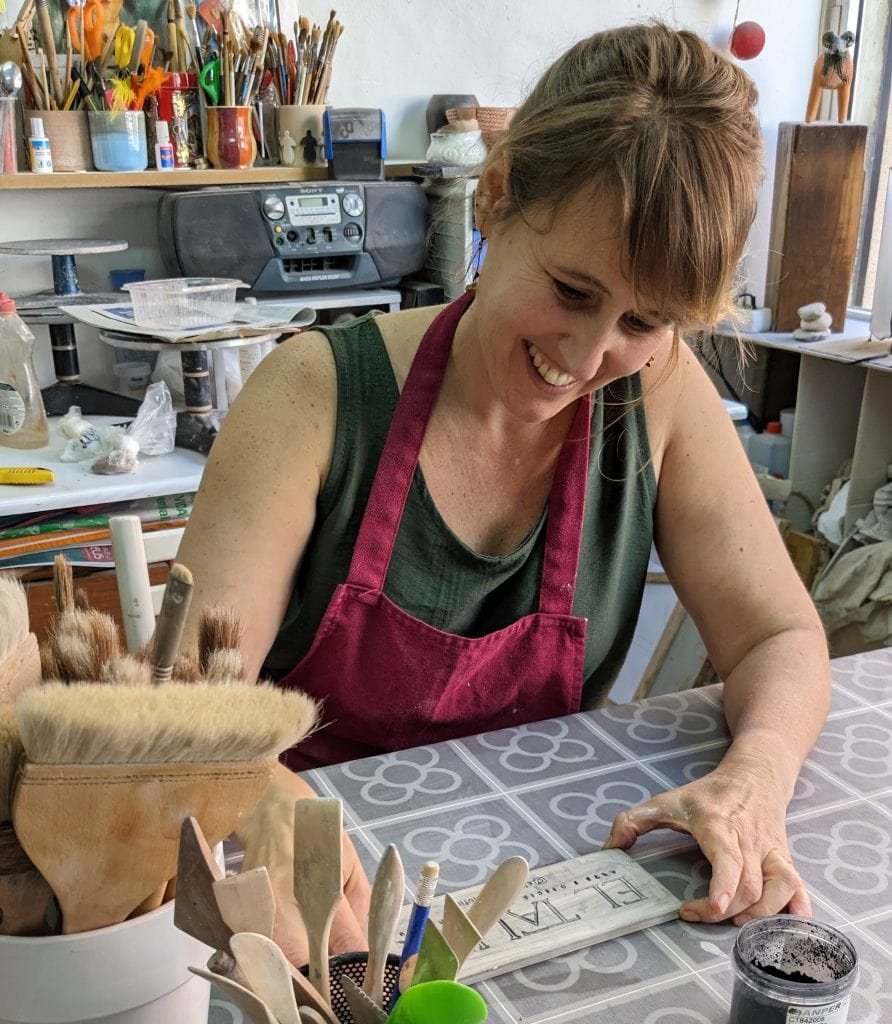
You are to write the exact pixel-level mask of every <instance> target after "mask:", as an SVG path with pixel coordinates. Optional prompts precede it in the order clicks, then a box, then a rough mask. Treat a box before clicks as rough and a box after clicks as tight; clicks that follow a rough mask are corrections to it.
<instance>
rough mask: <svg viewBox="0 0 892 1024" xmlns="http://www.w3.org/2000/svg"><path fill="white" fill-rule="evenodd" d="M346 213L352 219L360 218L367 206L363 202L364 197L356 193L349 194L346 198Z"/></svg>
mask: <svg viewBox="0 0 892 1024" xmlns="http://www.w3.org/2000/svg"><path fill="white" fill-rule="evenodd" d="M343 202H344V213H346V214H349V216H351V217H358V216H359V215H360V214H361V213H362V211H363V210H364V209H365V204H364V203H363V201H362V196H360V195H358V194H357V193H356V192H348V193H347V194H346V195H345V196H344V200H343Z"/></svg>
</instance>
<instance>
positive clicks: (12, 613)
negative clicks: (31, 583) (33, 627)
mask: <svg viewBox="0 0 892 1024" xmlns="http://www.w3.org/2000/svg"><path fill="white" fill-rule="evenodd" d="M29 628H30V627H29V625H28V598H27V595H26V594H25V588H24V587H23V586H22V584H21V583H20V582H19V581H18V580H17V579H16V578H15V576H8V575H0V661H2V660H3V659H4V658H5V657H7V655H9V654H11V653H12V652H13V651H14V650H15V649H16V648H17V647H18V646H19V644H20V643H22V642H23V641H24V640H25V637H27V635H28V630H29Z"/></svg>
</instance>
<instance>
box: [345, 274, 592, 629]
mask: <svg viewBox="0 0 892 1024" xmlns="http://www.w3.org/2000/svg"><path fill="white" fill-rule="evenodd" d="M473 299H474V293H473V292H471V291H468V292H465V293H464V294H463V295H461V296H460V297H459V298H458V299H456V300H455V301H454V302H452V303H450V304H449V305H448V306H446V308H445V309H443V310H442V311H441V312H440V313H439V314H438V316H437V317H436V319H435V320H434V321H433V323H431V325H430V326H429V327H428V329H427V331H426V332H425V334H424V337H423V338H422V340H421V344H420V345H419V346H418V351H417V352H416V353H415V358H414V359H413V360H412V366H411V368H410V370H409V374H408V377H407V378H406V382H405V384H404V385H403V390H402V392H401V394H400V397H399V400H398V402H397V405H396V409H395V411H394V415H393V419H392V421H391V424H390V428H389V430H388V432H387V439H386V441H385V443H384V448H383V451H382V452H381V458H380V460H379V462H378V468H377V470H376V472H375V479H374V481H373V483H372V489H371V492H370V494H369V499H368V504H367V505H366V509H365V514H364V515H363V518H362V524H361V526H360V528H359V533H358V535H357V538H356V545H355V547H354V549H353V558H352V560H351V563H350V572H349V574H348V576H347V583H348V584H352V585H354V586H357V587H361V588H363V589H366V590H383V589H384V581H385V580H386V578H387V571H388V568H389V567H390V558H391V555H392V554H393V547H394V544H395V543H396V537H397V533H398V532H399V526H400V522H401V520H402V517H403V510H404V508H405V505H406V499H407V498H408V495H409V488H410V487H411V485H412V479H413V477H414V475H415V469H416V467H417V465H418V455H419V452H420V451H421V445H422V442H423V441H424V435H425V433H426V432H427V424H428V421H429V419H430V415H431V412H432V410H433V407H434V403H435V402H436V400H437V395H438V394H439V392H440V385H441V384H442V382H443V376H444V374H445V372H446V365H447V363H448V361H449V354H450V352H451V351H452V339H453V337H454V335H455V330H456V327H457V326H458V323H459V321H460V320H461V318H462V316H463V315H464V313H465V311H466V310H467V308H468V307H469V306H470V304H471V302H472V301H473ZM590 417H591V397H590V396H589V395H586V396H584V397H583V398H582V399H580V401H579V403H578V406H577V410H576V415H575V417H574V419H573V423H572V425H571V427H570V431H569V433H568V434H567V438H566V440H565V441H564V444H563V446H562V447H561V451H560V454H559V455H558V462H557V466H556V468H555V476H554V481H553V483H552V487H551V494H550V495H549V499H548V520H547V525H546V535H545V560H544V564H543V568H542V581H541V588H540V594H539V611H540V612H553V613H556V614H567V615H569V614H571V613H572V608H573V597H574V594H575V590H576V573H577V569H578V564H579V549H580V545H581V541H582V526H583V521H584V505H585V490H586V479H587V475H588V454H589V432H590Z"/></svg>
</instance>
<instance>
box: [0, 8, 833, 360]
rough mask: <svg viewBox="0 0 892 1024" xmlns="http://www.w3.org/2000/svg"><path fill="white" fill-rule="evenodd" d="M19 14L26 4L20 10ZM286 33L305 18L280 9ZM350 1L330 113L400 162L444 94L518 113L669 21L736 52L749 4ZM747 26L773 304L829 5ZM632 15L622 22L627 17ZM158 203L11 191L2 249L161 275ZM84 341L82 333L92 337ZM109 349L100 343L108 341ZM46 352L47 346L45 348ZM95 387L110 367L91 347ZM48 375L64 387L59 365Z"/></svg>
mask: <svg viewBox="0 0 892 1024" xmlns="http://www.w3.org/2000/svg"><path fill="white" fill-rule="evenodd" d="M17 6H18V5H17V4H16V3H15V0H13V3H12V4H10V9H11V10H14V9H15V8H16V7H17ZM280 6H281V13H282V21H283V24H285V25H290V24H291V23H292V22H293V20H294V19H295V18H296V17H297V15H298V6H297V4H296V3H294V2H292V0H280ZM548 7H549V10H548V13H547V14H546V7H545V5H544V4H542V3H541V0H536V2H534V0H499V2H497V3H493V2H486V0H437V2H434V0H340V2H339V3H338V5H337V12H338V14H337V16H338V19H339V20H340V21H342V22H343V24H344V26H345V31H344V34H343V36H342V37H341V39H340V42H339V44H338V51H337V59H336V62H335V69H334V75H333V78H332V84H331V91H330V93H329V102H330V103H332V104H334V105H335V106H373V107H381V108H382V109H383V110H384V112H385V115H386V117H387V122H388V145H389V156H390V157H391V158H393V159H398V160H418V159H421V157H422V156H423V154H424V152H425V149H426V147H427V135H426V129H425V120H424V113H425V107H426V106H427V102H428V99H429V98H430V96H431V94H433V93H474V94H475V95H476V96H477V97H478V99H479V100H480V103H481V104H482V105H504V104H514V103H516V102H517V101H518V100H519V99H520V98H521V97H522V96H523V94H524V92H525V91H526V90H527V88H528V87H529V86H530V85H531V84H532V83H533V82H534V81H535V79H536V77H537V76H538V75H539V74H540V73H541V71H542V70H544V68H545V67H546V66H547V64H548V63H549V62H550V61H551V60H552V59H553V58H554V57H555V56H557V54H559V53H560V52H561V51H562V50H563V49H565V48H566V47H567V46H569V45H570V44H571V43H572V42H573V41H575V40H576V39H577V38H579V37H580V36H582V35H585V34H588V33H589V32H593V31H595V30H597V29H600V28H605V27H609V26H611V25H617V24H623V23H626V22H628V21H632V20H638V19H641V18H649V17H657V18H661V19H664V20H666V21H669V22H670V23H672V24H676V25H678V26H680V27H685V28H691V29H693V30H695V31H698V32H700V33H701V34H702V35H703V36H704V37H705V38H706V39H708V40H709V41H710V42H711V43H712V44H713V45H714V46H717V47H719V48H723V47H725V46H726V45H727V40H728V33H729V31H730V28H731V23H732V20H733V17H734V11H735V7H736V0H677V2H671V0H662V2H661V0H641V2H636V3H634V4H632V3H629V4H622V3H618V2H617V0H611V2H605V0H595V2H592V0H585V2H583V0H563V2H561V3H557V4H550V5H548ZM740 8H741V11H740V18H741V20H743V19H751V20H754V21H758V22H759V23H760V24H761V25H762V26H763V27H764V29H765V32H766V35H767V44H766V47H765V49H764V51H763V53H762V54H761V55H760V56H759V57H758V58H756V59H755V60H753V61H748V62H746V63H745V65H744V66H745V67H746V70H747V71H749V73H750V74H751V75H752V77H753V78H754V80H755V82H756V84H757V86H758V88H759V92H760V95H761V100H760V117H761V121H762V126H763V130H764V133H765V141H766V181H765V186H764V188H763V198H762V202H761V205H760V210H759V215H758V218H757V220H756V223H755V225H754V228H753V232H752V236H751V242H750V247H749V254H748V257H747V261H746V265H745V266H746V271H747V276H748V278H749V283H750V290H751V291H755V292H756V295H757V297H758V298H759V299H760V300H761V299H762V297H763V295H764V285H765V265H766V261H767V247H768V241H767V240H768V229H769V221H770V216H771V187H772V183H773V174H774V149H775V146H776V142H777V126H778V123H779V122H781V121H798V120H801V119H802V117H803V116H804V112H805V105H806V99H807V94H808V86H809V82H810V76H811V65H812V64H813V62H814V60H815V57H816V56H817V54H818V52H819V40H820V25H819V21H820V8H821V3H820V0H796V2H795V3H783V2H778V0H747V2H744V3H741V4H740ZM299 10H300V13H301V14H307V15H309V16H310V17H311V18H312V19H313V20H315V21H319V22H324V21H325V19H326V18H327V17H328V8H327V7H323V5H322V4H321V3H319V4H317V5H316V7H315V8H309V9H308V8H306V7H305V6H304V5H303V4H301V5H300V8H299ZM619 10H622V13H618V11H619ZM157 195H158V193H157V192H154V191H151V190H144V189H127V190H120V191H110V190H104V191H98V192H91V191H82V190H77V191H68V192H54V191H43V190H41V191H35V192H31V191H29V192H18V193H15V192H9V191H0V239H4V240H9V239H16V238H28V237H30V238H41V237H62V236H67V237H78V236H82V237H91V238H95V237H103V238H124V239H127V240H128V241H129V242H130V245H131V249H130V251H128V252H125V253H118V254H114V255H111V256H107V257H90V258H84V259H82V260H81V261H80V263H79V266H80V278H81V284H82V287H84V288H85V289H86V288H89V289H94V288H95V289H100V288H105V287H107V283H106V274H107V271H108V269H109V268H111V267H130V266H145V267H146V269H147V271H148V272H149V276H153V275H154V276H160V275H161V266H160V263H159V262H158V260H157V257H156V255H155V253H154V249H155V246H156V237H155V228H154V221H153V210H154V205H155V203H156V202H157ZM50 284H51V279H50V272H49V266H48V260H45V259H31V258H22V257H17V258H9V257H2V256H0V288H3V289H5V290H7V291H9V292H11V293H13V294H15V293H20V294H21V293H24V292H28V291H33V290H36V289H38V288H45V287H49V286H50ZM79 336H80V335H79ZM95 344H96V346H99V343H98V342H97V343H95ZM38 347H39V348H44V349H45V348H47V347H48V346H38ZM81 354H82V359H81V362H82V368H83V370H84V373H85V376H86V375H87V374H88V373H90V372H91V371H92V368H93V367H94V366H97V367H98V366H100V365H101V364H102V363H103V362H104V361H108V360H110V358H111V357H110V355H109V354H108V353H106V352H104V351H102V350H101V348H99V349H97V350H96V351H94V349H93V348H92V347H91V346H90V344H89V342H87V343H86V344H82V345H81ZM40 371H41V375H42V376H43V377H45V378H46V379H47V380H49V379H51V377H52V374H51V363H50V360H49V356H48V354H45V353H43V352H42V353H41V359H40Z"/></svg>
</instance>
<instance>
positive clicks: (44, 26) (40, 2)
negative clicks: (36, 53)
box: [37, 0, 65, 108]
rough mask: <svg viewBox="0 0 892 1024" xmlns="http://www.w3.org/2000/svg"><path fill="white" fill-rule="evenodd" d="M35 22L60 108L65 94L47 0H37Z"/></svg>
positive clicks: (54, 94)
mask: <svg viewBox="0 0 892 1024" xmlns="http://www.w3.org/2000/svg"><path fill="white" fill-rule="evenodd" d="M37 24H38V26H39V27H40V38H41V41H42V42H43V51H44V53H45V54H46V59H47V63H48V64H49V71H50V81H51V82H52V83H53V96H54V97H55V99H56V105H57V106H58V107H59V108H61V107H62V104H63V103H64V102H65V95H64V93H63V92H62V80H61V79H60V78H59V66H58V58H57V56H56V39H55V32H54V31H53V23H52V22H51V21H50V8H49V2H48V0H37Z"/></svg>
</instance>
